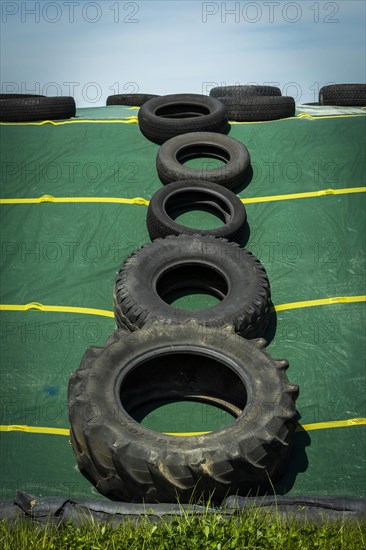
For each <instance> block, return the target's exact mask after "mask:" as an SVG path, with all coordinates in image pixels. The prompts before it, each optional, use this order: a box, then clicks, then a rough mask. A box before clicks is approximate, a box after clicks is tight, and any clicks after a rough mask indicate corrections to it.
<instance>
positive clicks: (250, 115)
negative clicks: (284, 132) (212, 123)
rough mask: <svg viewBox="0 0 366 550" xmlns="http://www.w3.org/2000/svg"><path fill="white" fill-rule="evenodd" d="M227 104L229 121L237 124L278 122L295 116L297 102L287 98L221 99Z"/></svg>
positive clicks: (249, 97) (250, 97)
mask: <svg viewBox="0 0 366 550" xmlns="http://www.w3.org/2000/svg"><path fill="white" fill-rule="evenodd" d="M219 99H220V100H221V101H222V102H223V103H225V105H226V107H227V111H228V115H229V120H233V121H235V122H256V121H265V120H278V119H281V118H289V117H293V116H295V111H296V107H295V100H294V98H293V97H287V96H267V97H259V96H258V97H254V96H247V97H240V98H236V97H235V98H234V97H228V98H226V97H221V98H219Z"/></svg>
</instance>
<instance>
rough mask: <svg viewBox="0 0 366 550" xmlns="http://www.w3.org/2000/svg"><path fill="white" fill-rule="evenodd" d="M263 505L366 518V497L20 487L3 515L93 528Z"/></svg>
mask: <svg viewBox="0 0 366 550" xmlns="http://www.w3.org/2000/svg"><path fill="white" fill-rule="evenodd" d="M254 507H255V508H256V509H257V510H258V513H261V514H265V516H266V517H267V518H268V519H270V520H271V521H273V514H275V515H276V519H277V518H278V517H280V518H281V519H284V520H289V521H298V522H302V523H305V524H306V525H309V523H312V524H320V525H321V524H323V523H324V522H333V523H345V522H359V523H360V522H364V521H365V518H366V500H365V499H357V498H345V497H319V498H316V499H314V498H313V497H307V496H298V497H291V496H282V495H276V496H265V495H264V496H259V497H238V496H229V497H228V498H226V499H225V500H224V501H223V502H222V503H221V507H216V508H214V507H212V506H208V505H203V506H202V505H199V504H182V503H174V504H170V503H162V504H154V505H150V506H149V507H148V508H147V507H146V505H145V504H142V503H139V504H131V503H129V502H111V501H109V500H106V499H103V500H101V499H100V500H96V499H93V500H87V499H77V498H72V499H70V497H68V496H61V497H40V496H36V495H31V494H28V493H23V492H21V491H18V492H17V494H16V496H15V498H14V499H11V500H3V501H1V502H0V520H6V521H7V522H8V523H13V522H17V521H19V520H21V521H22V522H30V523H32V524H33V525H34V523H35V522H37V523H38V524H41V525H44V524H47V525H49V524H50V523H54V524H56V525H61V524H62V525H64V524H68V525H70V524H71V525H73V526H75V527H83V526H84V525H85V526H86V527H90V522H99V523H102V524H107V523H108V527H112V528H114V527H118V526H119V525H121V523H122V522H124V521H127V522H131V518H133V519H134V520H136V521H145V520H146V518H149V520H150V521H152V522H154V523H158V522H164V521H166V520H168V521H169V520H174V519H175V520H176V519H179V518H180V517H182V516H184V515H185V514H187V513H189V514H190V515H193V514H194V516H200V515H207V514H212V513H215V512H216V513H219V514H220V517H221V518H222V520H225V519H229V520H230V518H231V517H232V515H237V514H238V512H242V511H244V510H249V511H250V510H253V508H254Z"/></svg>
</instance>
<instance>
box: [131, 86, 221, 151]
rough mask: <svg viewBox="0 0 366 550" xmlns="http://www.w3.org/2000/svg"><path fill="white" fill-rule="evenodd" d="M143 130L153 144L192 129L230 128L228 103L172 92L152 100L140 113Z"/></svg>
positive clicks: (211, 98)
mask: <svg viewBox="0 0 366 550" xmlns="http://www.w3.org/2000/svg"><path fill="white" fill-rule="evenodd" d="M138 121H139V126H140V130H141V132H142V133H143V135H144V136H145V137H146V138H147V139H149V140H150V141H153V142H154V143H158V144H162V143H164V142H165V141H167V140H168V139H170V138H172V137H174V136H178V135H180V134H186V133H189V132H219V133H225V132H227V131H228V123H227V121H228V117H227V110H226V107H225V105H223V104H222V103H221V102H220V101H218V100H217V99H215V98H213V97H208V96H204V95H198V94H173V95H166V96H161V97H156V98H154V99H150V101H147V102H146V103H144V105H142V107H141V109H140V110H139V113H138Z"/></svg>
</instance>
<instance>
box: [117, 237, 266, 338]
mask: <svg viewBox="0 0 366 550" xmlns="http://www.w3.org/2000/svg"><path fill="white" fill-rule="evenodd" d="M188 289H189V290H191V289H194V290H198V289H201V290H202V289H203V290H205V291H206V292H207V291H208V292H210V293H211V294H213V295H214V296H216V297H218V298H220V299H221V301H220V302H219V303H218V304H216V305H215V306H213V307H210V308H207V309H203V310H194V311H189V310H183V309H178V308H176V307H172V306H170V305H169V301H170V302H171V301H172V299H173V298H174V297H176V296H177V295H178V296H179V295H180V293H181V292H182V291H184V290H186V292H188ZM270 311H271V309H270V287H269V282H268V277H267V274H266V271H265V269H264V267H263V266H262V264H261V263H260V262H259V260H258V259H257V258H256V257H255V256H253V254H251V253H250V252H249V251H247V250H245V249H242V248H240V247H239V245H238V244H236V243H233V242H229V241H227V240H226V239H217V238H214V237H211V236H205V237H203V236H197V235H195V236H191V235H178V236H169V237H166V238H165V239H157V240H155V241H154V242H153V243H150V244H146V245H144V246H143V247H142V248H140V249H139V250H137V251H136V252H134V253H133V254H132V255H131V256H130V257H129V258H127V260H126V261H125V263H124V264H123V265H122V267H121V269H120V270H119V273H118V274H117V279H116V283H115V287H114V312H115V318H116V321H117V325H118V326H119V327H127V328H128V329H129V330H131V331H135V330H137V329H140V328H142V327H143V326H144V325H145V324H147V323H148V322H151V321H157V320H159V321H160V322H162V323H165V324H168V325H174V324H179V323H183V322H185V321H187V320H189V319H194V320H196V321H197V322H199V323H202V324H204V325H205V326H208V327H216V328H218V327H226V326H231V327H233V328H234V330H235V331H236V332H238V333H239V334H241V335H242V336H244V337H245V338H256V337H258V336H263V335H264V332H265V329H266V327H267V324H268V321H269V317H270Z"/></svg>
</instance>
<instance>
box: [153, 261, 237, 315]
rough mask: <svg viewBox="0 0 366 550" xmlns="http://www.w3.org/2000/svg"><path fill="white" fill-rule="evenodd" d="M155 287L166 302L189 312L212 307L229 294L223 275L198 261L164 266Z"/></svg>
mask: <svg viewBox="0 0 366 550" xmlns="http://www.w3.org/2000/svg"><path fill="white" fill-rule="evenodd" d="M155 289H156V292H157V294H158V296H159V297H160V298H161V299H162V300H164V302H165V303H167V304H169V305H170V306H173V307H175V308H178V309H184V310H189V311H200V310H205V309H209V308H210V307H214V306H216V305H217V304H218V303H220V302H221V301H222V300H223V299H224V298H225V296H226V295H227V293H228V285H227V282H226V280H225V278H224V277H223V276H222V275H221V274H220V273H219V272H218V271H216V269H213V268H212V267H210V266H207V265H204V264H198V263H191V264H182V265H177V266H174V267H171V268H169V269H167V270H166V271H164V272H163V273H162V274H161V275H160V277H159V278H158V280H157V282H156V285H155Z"/></svg>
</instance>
